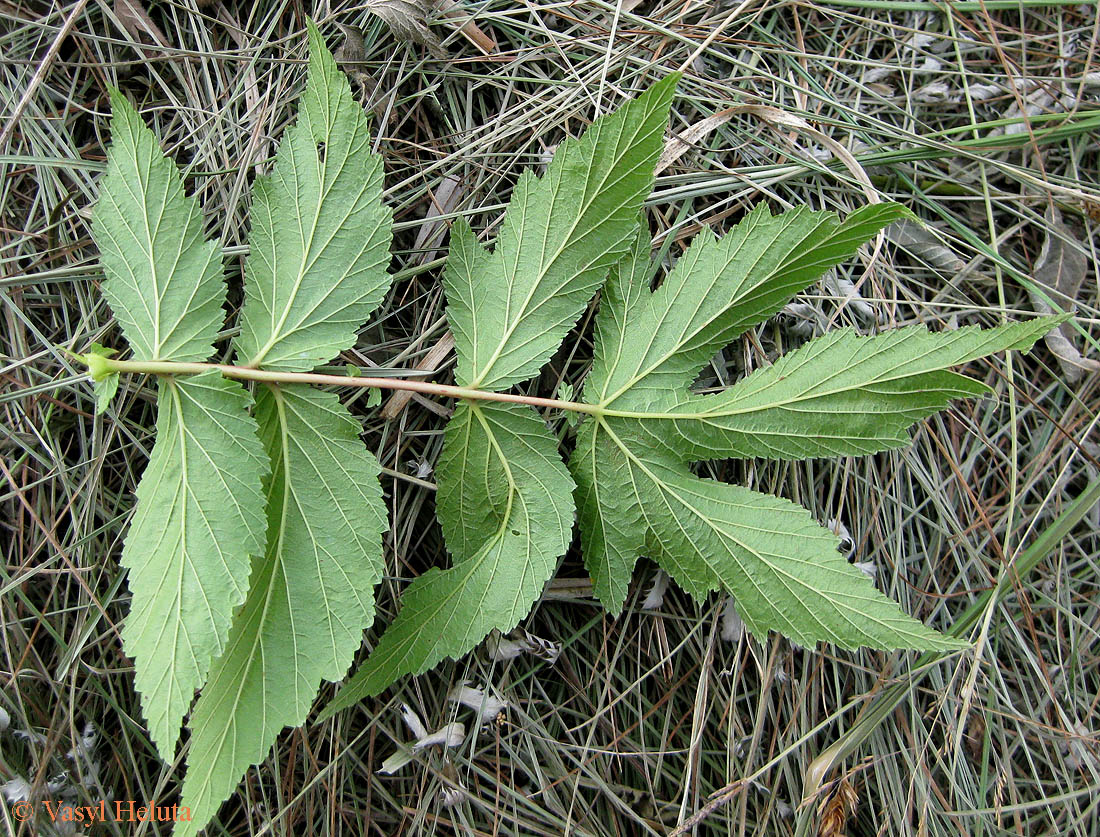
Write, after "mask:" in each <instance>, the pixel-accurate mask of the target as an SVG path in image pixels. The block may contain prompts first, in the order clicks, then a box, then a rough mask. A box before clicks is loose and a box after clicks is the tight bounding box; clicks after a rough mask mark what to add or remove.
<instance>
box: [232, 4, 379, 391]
mask: <svg viewBox="0 0 1100 837" xmlns="http://www.w3.org/2000/svg"><path fill="white" fill-rule="evenodd" d="M309 47H310V53H309V81H308V83H307V85H306V89H305V91H304V92H303V93H302V97H301V105H300V109H299V112H298V120H297V122H296V123H295V124H294V125H293V127H291V128H290V129H289V130H288V131H287V132H286V135H285V136H284V137H283V140H282V142H281V143H280V145H279V150H278V152H277V154H276V157H275V166H274V168H273V170H272V172H271V174H270V175H268V176H266V177H262V178H259V179H257V181H256V186H255V188H254V191H253V200H252V212H251V218H252V232H251V234H250V235H249V248H250V251H249V256H248V260H247V261H246V263H245V294H246V299H245V304H244V309H243V310H242V312H241V333H240V336H239V337H238V338H237V339H236V341H235V347H236V350H237V357H238V361H239V362H240V363H243V364H246V365H249V366H262V367H263V368H264V369H269V370H281V371H305V370H309V369H312V368H313V367H315V366H317V365H318V364H319V363H323V362H325V361H327V360H329V359H330V358H332V357H333V356H335V355H336V354H337V353H338V352H340V351H343V350H344V349H347V348H348V347H350V346H351V345H352V344H353V343H354V341H355V334H356V332H357V331H358V329H359V328H360V326H361V325H362V324H363V322H364V321H365V320H366V319H367V317H369V316H370V314H371V313H372V312H373V311H374V309H375V308H377V307H378V305H379V304H380V303H381V302H382V299H383V298H384V297H385V295H386V291H387V289H388V288H389V286H390V277H389V275H388V274H387V272H386V268H387V266H388V265H389V263H390V252H389V246H390V239H391V236H392V232H391V226H392V222H393V214H392V212H391V211H390V210H389V209H388V208H387V207H385V206H383V205H382V202H381V194H382V159H381V158H380V157H379V156H378V155H377V154H371V153H370V132H369V129H368V125H367V116H366V112H365V111H364V110H363V106H362V105H360V104H359V103H358V102H357V101H355V99H354V97H353V96H352V95H351V88H350V87H349V86H348V82H347V78H346V77H345V76H344V74H343V73H342V72H341V71H340V69H339V68H338V67H337V66H336V62H335V61H334V60H333V58H332V56H331V55H330V54H329V52H328V50H327V49H326V48H325V43H324V39H323V38H322V37H321V34H320V32H319V31H318V30H317V28H316V27H315V26H313V25H312V24H311V25H310V27H309Z"/></svg>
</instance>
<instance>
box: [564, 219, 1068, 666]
mask: <svg viewBox="0 0 1100 837" xmlns="http://www.w3.org/2000/svg"><path fill="white" fill-rule="evenodd" d="M901 214H902V213H901V211H900V210H899V209H898V208H897V207H892V206H889V205H886V206H883V205H878V206H874V207H868V208H866V209H865V210H862V211H860V212H858V213H853V214H852V215H851V216H849V218H848V219H846V220H845V221H843V222H837V221H836V219H835V218H833V217H831V216H830V215H829V214H827V213H812V212H809V211H807V210H802V209H799V210H794V211H792V212H786V213H783V214H781V215H778V216H774V217H773V216H771V215H770V214H769V213H768V212H767V210H766V209H762V208H758V209H756V210H754V211H753V212H752V213H750V214H749V215H748V216H747V217H746V219H745V220H744V221H742V223H741V224H740V225H738V227H737V228H735V229H734V230H733V231H731V232H730V233H729V235H727V236H726V237H725V238H723V239H721V240H716V239H714V238H713V237H706V238H703V239H702V240H701V241H700V240H696V242H694V243H693V244H692V246H691V247H690V248H689V250H688V251H687V252H686V253H685V254H684V256H683V257H682V258H681V259H680V261H679V262H678V263H677V265H676V266H675V268H674V269H673V270H672V271H671V273H670V274H669V276H668V277H667V278H666V280H665V281H664V283H663V284H662V285H661V286H660V287H659V288H658V289H657V290H656V291H653V292H650V291H649V289H648V284H647V277H648V275H649V273H648V260H649V249H650V248H649V243H648V241H647V237H646V236H645V235H644V234H642V233H641V232H639V234H638V236H637V238H636V239H635V241H634V244H633V246H632V248H631V252H630V256H629V257H628V258H627V259H626V260H625V261H624V263H623V264H622V265H620V266H619V268H618V269H617V270H616V271H615V272H614V273H613V275H612V278H611V280H610V281H609V282H608V285H607V287H606V288H605V293H604V297H603V301H602V303H601V310H600V312H599V314H598V316H597V321H596V335H597V336H596V359H595V362H594V364H593V369H592V372H591V374H590V376H589V379H588V381H587V382H586V384H585V391H584V394H585V400H586V401H587V402H588V403H592V404H599V405H601V406H602V407H603V408H604V411H603V412H601V413H600V414H599V415H597V416H595V417H593V418H590V419H588V420H586V422H585V424H584V425H583V426H582V428H581V431H580V433H579V435H578V444H577V449H576V451H575V452H574V455H573V457H572V459H571V462H570V467H571V471H572V473H573V475H574V478H575V479H576V481H577V485H578V489H577V501H578V511H579V517H580V528H581V544H582V548H583V551H584V556H585V562H586V566H588V568H589V572H590V573H591V574H592V577H593V582H594V584H595V589H596V592H597V595H598V596H599V597H600V599H601V601H602V602H603V603H604V604H605V606H607V607H608V608H609V609H611V610H612V611H613V612H618V611H619V610H621V608H622V604H623V601H624V599H625V595H626V588H627V585H628V583H629V580H630V575H631V572H632V570H633V567H634V564H635V562H636V561H637V559H638V557H639V556H640V555H642V554H647V555H651V556H653V557H654V558H656V559H657V561H658V562H659V563H660V564H661V565H662V567H664V568H665V569H666V570H667V571H668V572H669V574H670V575H672V576H673V577H674V578H676V579H677V581H678V582H679V583H680V584H681V585H682V586H683V587H684V588H685V589H687V590H688V591H689V592H691V593H692V594H693V595H694V596H696V597H702V596H703V595H705V594H706V593H707V591H709V590H713V589H716V588H719V587H721V588H723V589H725V590H727V591H728V592H730V593H731V594H733V595H734V597H735V598H736V600H737V604H738V611H739V613H740V614H741V616H742V618H743V619H744V621H745V623H746V625H747V626H748V627H749V629H750V630H752V631H753V632H754V633H756V634H757V635H763V634H765V633H766V632H767V631H768V630H778V631H781V632H782V633H783V634H785V635H786V636H789V637H791V638H792V639H795V640H797V641H798V642H801V643H803V644H812V643H814V642H816V641H819V640H820V641H828V642H833V643H836V644H837V645H839V646H841V647H844V648H854V647H857V646H861V645H865V646H871V647H878V648H914V649H924V650H948V649H951V648H958V647H960V645H959V643H958V642H957V641H955V640H950V639H947V638H946V637H942V636H940V635H939V634H937V633H935V632H934V631H931V630H930V629H928V628H926V627H924V626H923V625H921V624H920V623H919V622H917V621H915V620H913V619H911V618H909V617H908V616H905V615H904V614H902V613H901V611H900V610H899V609H898V608H897V606H896V605H895V604H894V603H893V602H891V601H890V600H889V599H887V598H886V597H885V596H883V595H882V594H881V593H879V592H878V591H877V590H876V589H875V588H874V586H873V585H872V584H871V582H870V581H869V580H868V579H867V578H866V577H864V576H863V575H862V574H861V573H859V572H858V571H857V570H855V569H854V568H852V567H850V566H849V565H848V564H847V563H846V562H845V561H844V560H843V559H842V558H841V557H840V555H839V553H837V551H836V538H835V536H833V535H832V534H831V533H829V532H828V531H827V530H825V529H823V528H822V527H820V526H819V525H818V524H816V523H814V522H813V520H812V519H811V517H810V515H809V513H808V512H807V511H806V510H804V509H801V508H799V507H797V506H794V505H792V504H791V503H789V502H787V501H786V500H780V499H778V498H774V497H769V496H767V495H762V494H757V493H755V492H752V491H749V490H748V489H745V488H741V487H739V486H729V485H723V484H721V483H717V482H714V481H713V480H704V479H700V478H698V477H696V476H694V475H692V474H691V472H690V471H689V469H688V467H687V466H688V464H690V463H691V462H692V461H695V460H699V459H713V458H718V457H723V456H783V457H784V458H789V457H806V456H826V455H831V454H833V453H869V452H873V451H877V450H884V449H887V448H891V447H897V446H898V445H899V444H904V440H905V436H904V431H905V428H907V427H908V426H909V425H911V424H912V423H913V422H915V421H917V420H918V419H920V418H923V417H925V416H928V415H930V414H931V413H933V412H935V411H936V410H938V409H942V408H943V407H944V406H946V405H947V403H948V402H949V400H950V399H952V398H958V397H962V396H967V395H974V394H978V393H981V392H983V391H985V387H984V386H983V385H982V384H980V383H978V382H976V381H971V380H970V379H968V378H964V377H963V376H961V375H957V374H954V373H950V372H945V371H943V370H944V368H945V367H948V366H952V365H956V364H959V363H964V362H966V361H969V360H972V359H974V358H977V357H983V356H985V355H988V354H991V353H993V352H996V351H1000V350H1003V349H1006V348H1017V349H1022V348H1027V347H1029V346H1030V345H1031V344H1032V343H1033V342H1034V341H1035V340H1036V339H1037V338H1038V337H1039V336H1040V335H1041V334H1043V333H1044V332H1045V331H1047V330H1048V329H1049V328H1050V321H1049V320H1048V321H1032V322H1030V323H1017V324H1013V325H1009V326H1003V327H1001V328H995V329H988V330H985V331H980V330H977V329H960V330H959V331H955V332H948V333H944V334H932V333H929V332H927V331H924V330H923V329H919V328H918V329H912V328H909V329H899V330H898V331H896V332H890V333H887V334H884V335H879V336H877V337H870V338H859V337H856V336H855V335H854V334H852V333H851V332H849V331H843V330H842V331H838V332H835V333H832V334H828V335H826V336H825V337H822V338H820V339H819V340H816V341H813V342H811V343H809V344H807V345H806V346H805V347H803V348H802V349H801V350H799V351H797V352H794V353H792V354H790V355H788V356H787V357H785V358H782V359H780V361H778V362H777V363H776V364H774V365H773V366H771V367H769V368H767V369H763V370H761V371H759V372H756V373H754V374H753V375H750V376H749V377H748V378H746V379H745V380H744V381H742V382H741V383H739V384H737V385H736V386H734V387H731V388H730V389H728V390H726V391H725V392H723V393H720V394H718V395H706V396H704V395H696V394H692V393H690V392H689V390H688V386H689V384H690V382H691V381H692V379H693V378H694V377H695V375H696V374H698V372H699V369H700V368H701V367H702V366H703V364H704V363H705V362H706V361H707V360H709V358H710V357H711V356H712V355H713V353H714V352H715V351H716V350H717V349H719V348H721V347H722V346H723V345H725V344H726V343H728V342H729V341H730V340H732V339H733V338H735V337H736V336H738V335H739V334H741V333H743V332H744V331H745V330H746V329H747V328H750V327H751V326H753V325H755V324H757V323H759V322H761V321H763V320H764V319H765V318H767V317H768V316H770V315H771V314H773V313H775V312H776V311H777V310H778V309H779V308H780V307H781V306H782V305H783V303H784V302H785V301H786V300H787V299H788V298H789V297H790V295H792V294H793V293H795V292H796V291H798V290H800V289H801V288H804V287H806V286H807V285H808V284H809V283H810V282H811V281H812V280H813V279H814V278H816V276H817V275H818V274H819V273H820V272H821V271H822V270H824V269H825V268H826V267H828V266H830V265H833V264H836V263H837V262H838V261H839V260H840V259H842V258H843V257H844V255H845V254H847V253H850V252H851V251H853V250H854V249H855V248H856V247H857V246H858V245H859V243H860V242H861V241H862V240H864V239H866V238H868V237H870V236H871V235H872V234H873V233H874V232H875V231H876V230H877V229H879V228H881V227H882V226H884V225H885V224H886V223H889V222H890V221H891V220H894V219H896V218H898V217H900V216H901ZM807 242H812V244H807Z"/></svg>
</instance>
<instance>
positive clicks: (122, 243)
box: [92, 89, 225, 361]
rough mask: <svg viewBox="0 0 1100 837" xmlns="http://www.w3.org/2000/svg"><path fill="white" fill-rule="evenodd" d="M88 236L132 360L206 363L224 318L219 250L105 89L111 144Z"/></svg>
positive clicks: (117, 96) (160, 159)
mask: <svg viewBox="0 0 1100 837" xmlns="http://www.w3.org/2000/svg"><path fill="white" fill-rule="evenodd" d="M92 235H93V237H94V238H95V242H96V244H97V245H98V246H99V252H100V261H101V262H102V264H103V272H104V274H105V276H106V279H105V281H104V282H103V295H104V296H105V297H107V301H108V302H109V303H110V305H111V309H112V310H113V311H114V314H115V319H116V320H117V321H118V323H119V325H120V326H121V327H122V333H123V334H124V335H126V340H127V341H128V342H129V343H130V348H131V349H132V350H133V353H134V358H135V359H137V360H178V361H196V360H206V359H207V358H208V357H209V356H210V353H211V352H212V351H213V344H214V338H215V337H217V334H218V331H219V329H220V328H221V326H222V321H223V320H224V318H225V313H224V312H223V311H222V303H223V302H224V301H225V283H224V280H223V279H222V264H221V256H220V252H219V250H220V247H219V243H218V242H217V241H205V240H204V239H203V236H202V213H201V212H200V211H199V207H198V204H197V203H196V202H195V200H194V198H189V197H186V196H185V195H184V191H183V181H182V179H181V178H180V174H179V171H178V169H176V166H175V164H174V163H173V162H172V161H171V160H169V159H168V158H167V157H165V156H164V155H163V153H162V152H161V150H160V143H158V142H157V138H156V137H155V136H154V135H153V132H152V131H150V130H149V128H147V127H146V126H145V123H144V122H142V121H141V117H140V116H139V115H138V113H137V111H135V110H134V108H133V105H131V104H130V103H129V102H128V101H127V100H126V98H125V97H124V96H123V95H122V94H121V93H120V92H119V91H117V90H114V89H112V90H111V145H110V148H109V150H108V152H107V173H106V174H105V175H104V176H103V178H102V179H101V180H100V183H99V200H98V201H97V202H96V205H95V209H94V210H93V212H92Z"/></svg>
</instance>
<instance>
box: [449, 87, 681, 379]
mask: <svg viewBox="0 0 1100 837" xmlns="http://www.w3.org/2000/svg"><path fill="white" fill-rule="evenodd" d="M677 78H678V75H677V74H671V75H669V76H667V77H666V78H664V79H662V80H661V81H659V82H657V83H656V84H654V85H653V86H652V87H651V88H649V90H647V91H646V92H645V93H643V94H642V95H641V96H639V97H638V98H637V99H635V100H634V101H631V102H627V103H626V104H624V105H623V106H622V107H620V108H619V109H618V110H616V111H615V112H614V113H611V114H608V115H607V116H604V117H601V118H600V119H597V120H596V121H595V122H594V123H593V124H592V126H591V127H590V128H589V129H588V130H587V131H585V133H584V136H582V137H581V138H580V139H579V140H571V139H570V140H566V141H565V142H563V143H562V144H561V145H560V146H559V147H558V150H557V152H556V153H555V154H554V159H553V160H552V161H551V162H550V165H549V166H548V167H547V170H546V174H545V175H543V177H541V178H538V177H535V176H534V174H533V173H531V172H530V171H526V172H524V173H523V174H522V175H521V176H520V179H519V182H518V183H517V184H516V188H515V190H514V191H513V192H512V197H511V200H510V201H509V203H508V209H507V211H506V212H505V213H504V219H503V222H502V225H501V231H500V235H499V236H498V237H497V241H496V245H495V247H494V248H493V250H492V252H489V251H487V250H486V249H485V248H484V247H482V246H481V245H480V244H479V243H478V241H477V238H476V237H475V236H474V234H473V232H472V231H471V230H470V227H469V225H468V224H467V223H466V222H465V220H463V219H461V218H460V219H458V220H457V221H456V222H455V224H454V226H453V227H452V230H451V250H450V255H449V256H448V259H447V268H446V271H445V273H444V277H443V287H444V289H445V290H446V293H447V318H448V320H449V321H450V323H451V330H452V331H453V332H454V337H455V348H456V351H457V353H458V369H457V372H456V374H455V378H456V380H457V381H458V383H459V384H460V385H462V386H472V387H479V388H481V389H487V390H494V391H500V390H504V389H507V388H508V387H510V386H512V385H513V384H517V383H520V382H521V381H525V380H527V379H528V378H530V377H531V376H532V375H534V374H535V373H536V372H538V371H539V369H540V368H541V367H542V365H543V364H544V363H545V362H546V361H547V360H549V358H550V355H551V354H553V352H554V350H555V349H557V347H558V345H559V344H560V343H561V341H562V339H563V338H564V337H565V335H566V333H567V332H568V331H569V329H571V328H572V327H573V325H574V324H575V323H576V321H577V318H578V317H579V316H580V315H581V312H582V311H583V310H584V308H585V306H586V305H587V304H588V301H589V300H590V299H591V298H592V295H593V294H594V293H595V292H596V289H597V288H599V286H600V285H601V284H603V282H604V280H605V279H606V277H607V271H608V269H609V268H610V267H611V265H613V264H614V263H615V262H616V261H618V259H619V258H620V257H621V256H622V254H623V253H624V252H625V250H626V247H627V244H628V243H629V239H630V236H631V234H632V232H633V229H634V225H635V223H636V222H637V217H638V212H639V210H640V209H641V206H642V201H643V200H644V199H645V197H646V196H647V195H648V194H649V192H650V190H651V189H652V187H653V170H654V167H655V165H656V162H657V157H658V155H659V154H660V151H661V140H662V137H663V135H664V129H665V125H666V124H667V122H668V111H669V106H670V104H671V101H672V93H673V90H674V88H675V85H676V80H677Z"/></svg>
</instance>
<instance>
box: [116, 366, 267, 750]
mask: <svg viewBox="0 0 1100 837" xmlns="http://www.w3.org/2000/svg"><path fill="white" fill-rule="evenodd" d="M115 378H116V380H117V375H116V376H115ZM251 403H252V399H251V397H250V396H249V395H248V393H247V392H245V390H244V389H242V388H241V385H240V384H238V383H236V382H234V381H227V380H225V379H223V378H222V377H221V376H220V375H219V374H218V373H217V372H207V373H205V374H202V375H196V376H194V377H191V378H164V379H162V380H161V383H160V394H159V396H158V398H157V405H158V412H157V440H156V444H155V445H154V446H153V453H152V456H151V457H150V458H149V464H148V465H147V466H146V468H145V473H144V474H143V475H142V478H141V483H140V485H139V486H138V489H137V509H136V510H135V511H134V516H133V519H132V520H131V522H130V531H129V533H128V534H127V536H126V545H125V547H124V549H123V550H122V564H123V566H124V567H126V568H127V570H129V584H130V590H131V591H132V593H133V597H132V599H131V603H130V615H129V616H128V617H127V618H126V623H125V625H124V626H123V629H122V639H123V643H124V646H125V648H126V653H127V654H128V655H129V656H130V657H132V658H133V660H134V668H135V674H134V682H135V684H136V686H137V689H138V691H139V692H140V693H141V705H142V711H143V712H144V714H145V718H146V721H148V724H149V732H150V734H151V736H152V738H153V741H154V742H155V743H156V745H157V749H158V751H159V752H160V754H161V757H162V758H163V759H164V760H165V761H168V762H170V761H171V760H172V758H173V753H174V750H175V746H176V741H177V739H178V738H179V732H180V723H181V722H182V720H183V715H184V713H185V712H186V711H187V708H188V707H189V706H190V705H191V701H192V699H193V698H194V696H195V689H197V688H199V686H201V685H202V682H203V680H204V678H205V677H206V673H207V671H208V670H209V669H210V663H211V661H212V660H213V659H214V658H216V657H217V656H218V655H219V654H220V653H221V652H222V649H223V648H224V647H225V642H226V637H227V635H228V633H229V626H230V621H231V619H232V617H233V612H234V610H235V609H236V607H237V606H238V605H239V604H240V603H241V602H242V601H244V597H245V592H246V590H247V589H248V574H249V556H250V555H258V554H259V553H260V552H261V551H262V549H263V542H264V517H263V497H262V495H261V492H260V487H261V480H262V479H263V477H265V476H266V475H267V472H268V461H267V458H266V457H265V456H264V455H263V450H262V448H261V447H260V442H259V439H257V437H256V422H255V421H253V419H252V418H251V417H250V416H249V415H248V408H249V406H251Z"/></svg>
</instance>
